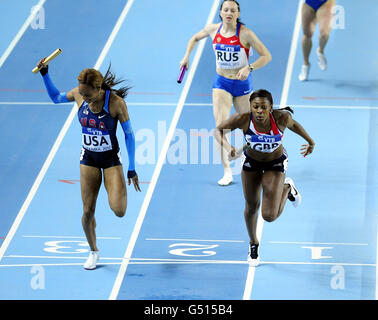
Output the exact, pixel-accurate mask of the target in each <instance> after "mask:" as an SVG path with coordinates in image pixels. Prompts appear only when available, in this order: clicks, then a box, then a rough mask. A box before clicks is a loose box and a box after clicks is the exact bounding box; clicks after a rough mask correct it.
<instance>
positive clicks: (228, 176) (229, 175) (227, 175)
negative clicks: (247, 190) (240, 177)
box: [218, 172, 233, 186]
mask: <svg viewBox="0 0 378 320" xmlns="http://www.w3.org/2000/svg"><path fill="white" fill-rule="evenodd" d="M232 182H233V178H232V173H231V172H225V174H224V176H223V178H222V179H220V180H218V184H219V185H220V186H228V185H230V184H231V183H232Z"/></svg>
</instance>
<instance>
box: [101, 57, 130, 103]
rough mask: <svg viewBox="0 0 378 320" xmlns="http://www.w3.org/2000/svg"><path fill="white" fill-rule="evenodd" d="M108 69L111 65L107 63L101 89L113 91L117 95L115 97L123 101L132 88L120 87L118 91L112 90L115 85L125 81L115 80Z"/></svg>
mask: <svg viewBox="0 0 378 320" xmlns="http://www.w3.org/2000/svg"><path fill="white" fill-rule="evenodd" d="M110 67H111V63H109V67H108V70H106V73H105V75H104V77H103V80H102V84H101V89H104V90H113V91H114V92H115V93H116V94H117V96H119V97H121V98H122V99H124V98H125V97H126V96H127V94H128V93H129V90H130V89H131V88H132V87H131V86H125V87H121V88H119V89H113V87H114V86H116V85H117V84H120V83H122V82H125V80H124V79H116V76H115V74H114V73H113V72H111V71H110Z"/></svg>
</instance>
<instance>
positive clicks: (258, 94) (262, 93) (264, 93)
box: [249, 89, 294, 113]
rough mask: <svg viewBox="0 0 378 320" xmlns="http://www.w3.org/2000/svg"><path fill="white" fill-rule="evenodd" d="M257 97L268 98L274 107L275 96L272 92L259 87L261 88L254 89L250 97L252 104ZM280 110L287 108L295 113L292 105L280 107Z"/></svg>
mask: <svg viewBox="0 0 378 320" xmlns="http://www.w3.org/2000/svg"><path fill="white" fill-rule="evenodd" d="M255 98H266V99H268V101H269V102H270V104H271V105H272V108H273V97H272V94H271V93H270V92H269V91H268V90H265V89H259V90H256V91H253V93H252V94H251V96H250V97H249V103H250V104H251V102H252V101H253V99H255ZM280 110H287V111H289V112H291V113H294V111H293V109H291V108H290V107H285V108H280Z"/></svg>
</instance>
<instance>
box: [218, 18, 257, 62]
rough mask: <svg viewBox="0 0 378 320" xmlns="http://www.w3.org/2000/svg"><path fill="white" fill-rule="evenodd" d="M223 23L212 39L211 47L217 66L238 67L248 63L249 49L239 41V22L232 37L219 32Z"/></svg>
mask: <svg viewBox="0 0 378 320" xmlns="http://www.w3.org/2000/svg"><path fill="white" fill-rule="evenodd" d="M222 26H223V24H221V25H220V27H219V29H218V31H217V33H216V35H215V37H214V40H213V47H214V52H215V59H216V64H217V68H219V69H239V68H242V67H245V66H246V65H248V58H249V55H250V52H249V49H247V48H245V47H244V46H243V45H242V44H241V42H240V38H239V35H240V28H241V24H240V23H238V24H237V26H236V34H235V35H234V36H232V37H228V38H226V37H223V36H222V35H221V34H220V30H221V29H222Z"/></svg>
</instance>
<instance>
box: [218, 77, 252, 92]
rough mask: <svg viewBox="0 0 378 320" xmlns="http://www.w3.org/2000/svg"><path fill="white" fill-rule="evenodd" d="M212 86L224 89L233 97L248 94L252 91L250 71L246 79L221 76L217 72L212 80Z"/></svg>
mask: <svg viewBox="0 0 378 320" xmlns="http://www.w3.org/2000/svg"><path fill="white" fill-rule="evenodd" d="M213 88H214V89H222V90H225V91H227V92H229V93H230V94H231V95H232V96H233V97H239V96H244V95H246V94H250V93H251V92H252V91H253V88H252V74H251V73H250V74H249V76H248V78H247V79H246V80H233V79H228V78H225V77H222V76H220V75H219V74H218V73H217V74H216V75H215V79H214V82H213Z"/></svg>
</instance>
